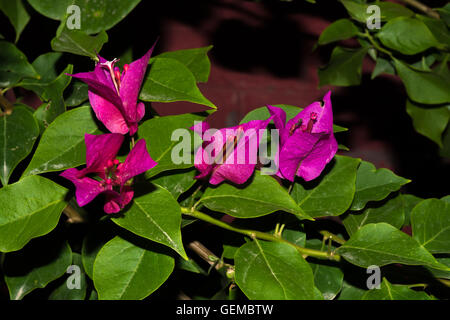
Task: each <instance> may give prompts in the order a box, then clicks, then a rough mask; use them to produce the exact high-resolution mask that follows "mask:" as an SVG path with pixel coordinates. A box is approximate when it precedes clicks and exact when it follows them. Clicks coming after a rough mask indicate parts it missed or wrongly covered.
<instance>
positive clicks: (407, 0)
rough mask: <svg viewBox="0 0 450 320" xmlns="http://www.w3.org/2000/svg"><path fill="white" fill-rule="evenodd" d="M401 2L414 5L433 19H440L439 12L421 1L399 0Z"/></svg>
mask: <svg viewBox="0 0 450 320" xmlns="http://www.w3.org/2000/svg"><path fill="white" fill-rule="evenodd" d="M401 1H402V2H404V3H406V4H408V5H410V6H411V7H414V8H416V9H418V10H420V11H422V12H423V13H425V14H426V15H427V16H429V17H431V18H434V19H440V18H441V17H440V16H439V13H437V12H436V11H434V10H433V9H431V8H430V7H428V6H426V5H424V4H423V3H422V2H419V1H417V0H401Z"/></svg>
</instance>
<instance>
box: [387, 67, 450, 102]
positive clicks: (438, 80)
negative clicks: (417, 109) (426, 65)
mask: <svg viewBox="0 0 450 320" xmlns="http://www.w3.org/2000/svg"><path fill="white" fill-rule="evenodd" d="M394 64H395V69H396V70H397V73H398V75H399V76H400V78H401V79H402V81H403V84H404V85H405V88H406V92H407V93H408V96H409V98H410V99H411V100H413V101H415V102H418V103H424V104H441V103H448V102H450V83H449V82H448V80H447V79H446V78H445V77H444V76H442V75H440V74H438V73H436V72H423V71H417V70H414V69H412V68H410V67H409V66H408V65H406V64H405V63H403V62H401V61H399V60H394Z"/></svg>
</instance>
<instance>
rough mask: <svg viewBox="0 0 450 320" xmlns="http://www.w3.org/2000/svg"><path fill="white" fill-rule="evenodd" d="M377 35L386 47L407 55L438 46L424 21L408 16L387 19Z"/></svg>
mask: <svg viewBox="0 0 450 320" xmlns="http://www.w3.org/2000/svg"><path fill="white" fill-rule="evenodd" d="M377 37H378V38H379V39H380V41H381V42H382V43H383V44H384V45H385V46H386V47H389V48H391V49H394V50H396V51H398V52H400V53H403V54H407V55H413V54H417V53H420V52H422V51H425V50H427V49H429V48H431V47H438V46H439V42H438V41H437V40H436V38H435V37H434V36H433V34H432V33H431V31H430V30H429V29H428V28H427V26H426V25H425V23H423V22H422V21H420V20H418V19H414V18H409V17H398V18H395V19H393V20H391V21H389V22H388V23H386V24H385V25H384V26H383V27H382V28H381V31H380V32H378V33H377Z"/></svg>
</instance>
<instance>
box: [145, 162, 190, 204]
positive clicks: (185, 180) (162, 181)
mask: <svg viewBox="0 0 450 320" xmlns="http://www.w3.org/2000/svg"><path fill="white" fill-rule="evenodd" d="M196 175H197V171H196V169H182V170H176V171H175V170H173V171H170V172H164V173H161V174H159V175H157V176H156V177H154V178H152V179H151V180H150V181H151V182H152V183H154V184H157V185H159V186H161V187H163V188H164V189H166V190H167V191H169V192H170V193H171V194H172V196H173V197H174V198H175V199H178V197H179V196H180V195H181V194H182V193H183V192H186V191H187V190H188V189H189V188H190V187H192V186H193V185H194V184H195V182H196V181H197V180H195V178H194V177H195V176H196Z"/></svg>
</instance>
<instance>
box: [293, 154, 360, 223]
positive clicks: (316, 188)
mask: <svg viewBox="0 0 450 320" xmlns="http://www.w3.org/2000/svg"><path fill="white" fill-rule="evenodd" d="M334 159H335V160H333V161H332V162H330V163H329V164H328V165H327V167H326V168H325V170H324V171H323V172H322V174H321V176H319V177H318V178H317V179H315V180H313V181H310V182H304V181H302V182H301V183H299V182H296V183H295V184H294V187H293V189H292V192H291V196H292V198H293V199H294V200H295V201H296V202H297V203H298V205H299V206H300V208H302V209H303V211H304V212H305V213H307V214H309V215H310V216H311V217H322V216H337V215H340V214H342V213H344V212H345V211H346V210H347V209H348V208H349V207H350V205H351V203H352V201H353V196H354V194H355V181H356V170H357V168H358V165H359V163H360V161H361V160H360V159H355V158H350V157H345V156H335V157H334ZM336 186H339V188H336Z"/></svg>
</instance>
